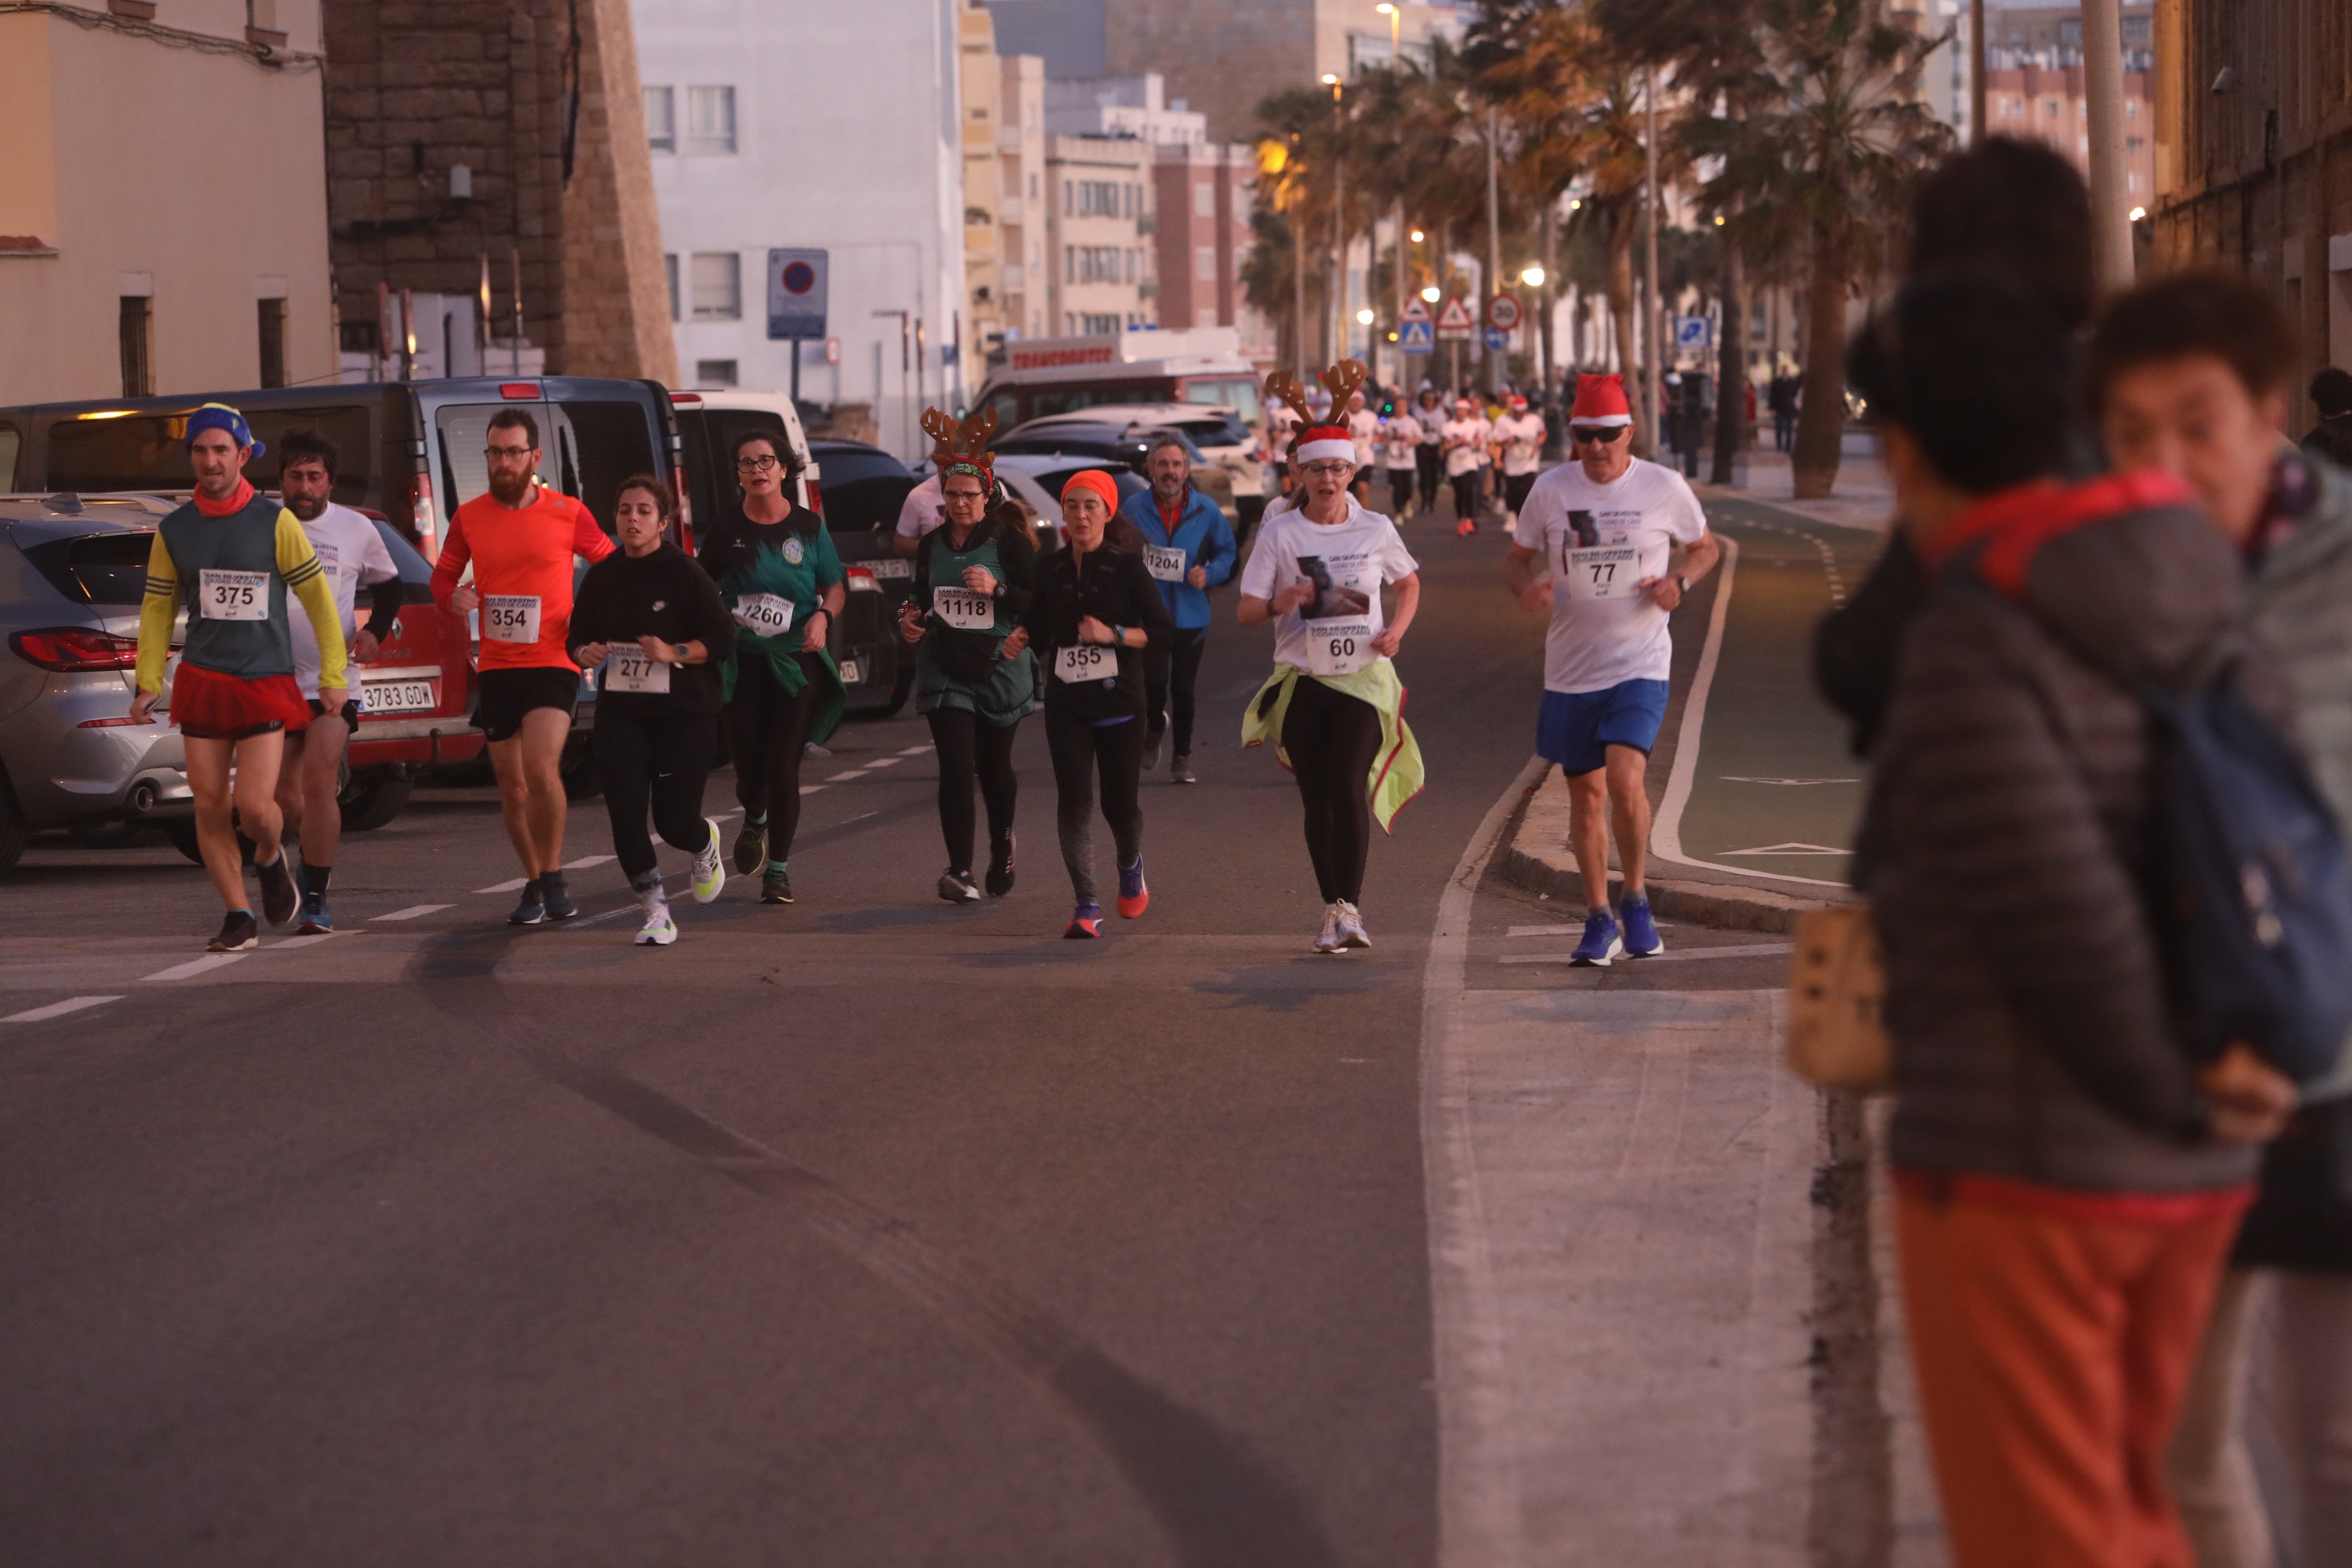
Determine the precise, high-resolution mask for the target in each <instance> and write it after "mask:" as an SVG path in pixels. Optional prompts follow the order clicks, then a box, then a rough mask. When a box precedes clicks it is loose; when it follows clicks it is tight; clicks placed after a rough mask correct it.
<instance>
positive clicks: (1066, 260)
mask: <svg viewBox="0 0 2352 1568" xmlns="http://www.w3.org/2000/svg"><path fill="white" fill-rule="evenodd" d="M1118 278H1119V249H1118V246H1116V245H1066V246H1064V247H1062V281H1063V282H1065V283H1116V282H1118ZM1128 281H1129V282H1130V283H1131V282H1133V281H1134V279H1133V278H1129V279H1128Z"/></svg>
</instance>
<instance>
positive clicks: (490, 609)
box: [482, 594, 539, 643]
mask: <svg viewBox="0 0 2352 1568" xmlns="http://www.w3.org/2000/svg"><path fill="white" fill-rule="evenodd" d="M482 637H483V638H484V640H486V641H488V642H511V643H535V642H537V641H538V640H539V595H536V594H485V595H482Z"/></svg>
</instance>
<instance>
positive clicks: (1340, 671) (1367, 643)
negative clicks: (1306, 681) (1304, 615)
mask: <svg viewBox="0 0 2352 1568" xmlns="http://www.w3.org/2000/svg"><path fill="white" fill-rule="evenodd" d="M1379 657H1380V654H1379V652H1378V651H1377V650H1376V649H1375V648H1374V647H1372V625H1371V623H1370V621H1314V622H1310V623H1308V625H1307V674H1309V675H1353V674H1355V673H1356V671H1358V670H1360V669H1362V668H1365V667H1367V666H1369V665H1370V663H1371V662H1372V660H1374V659H1375V658H1379Z"/></svg>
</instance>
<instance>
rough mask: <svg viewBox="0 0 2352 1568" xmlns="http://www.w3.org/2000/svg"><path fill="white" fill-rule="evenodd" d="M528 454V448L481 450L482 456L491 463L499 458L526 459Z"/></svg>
mask: <svg viewBox="0 0 2352 1568" xmlns="http://www.w3.org/2000/svg"><path fill="white" fill-rule="evenodd" d="M530 454H531V448H530V447H483V448H482V456H483V457H485V458H489V459H490V460H491V461H492V462H496V461H498V459H499V458H528V457H530Z"/></svg>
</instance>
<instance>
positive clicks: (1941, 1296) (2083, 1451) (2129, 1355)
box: [1896, 1190, 2240, 1568]
mask: <svg viewBox="0 0 2352 1568" xmlns="http://www.w3.org/2000/svg"><path fill="white" fill-rule="evenodd" d="M1896 1202H1897V1207H1896V1225H1897V1236H1898V1244H1899V1247H1900V1248H1901V1255H1902V1269H1903V1301H1904V1311H1905V1314H1906V1320H1907V1322H1908V1326H1909V1330H1910V1336H1911V1353H1912V1361H1913V1364H1914V1366H1915V1367H1916V1370H1917V1373H1918V1378H1919V1400H1920V1405H1921V1406H1922V1409H1923V1411H1924V1414H1925V1417H1926V1423H1927V1445H1928V1450H1929V1455H1930V1458H1931V1459H1932V1461H1933V1463H1934V1467H1935V1472H1936V1489H1937V1492H1938V1493H1939V1494H1940V1496H1941V1497H1942V1499H1943V1505H1944V1526H1945V1531H1946V1533H1947V1535H1948V1537H1949V1539H1950V1542H1951V1547H1952V1561H1953V1563H1954V1564H1955V1568H2192V1563H2193V1560H2192V1558H2191V1556H2190V1553H2189V1542H2188V1538H2187V1537H2186V1536H2185V1535H2183V1534H2182V1532H2181V1529H2180V1521H2179V1518H2178V1517H2177V1516H2176V1515H2175V1513H2174V1511H2173V1507H2172V1500H2171V1499H2170V1497H2169V1496H2168V1495H2167V1493H2166V1491H2165V1488H2164V1450H2165V1443H2166V1440H2167V1439H2168V1437H2169V1436H2170V1435H2171V1431H2172V1425H2173V1419H2174V1416H2175V1415H2177V1414H2178V1412H2179V1407H2180V1400H2181V1395H2182V1391H2183V1389H2184V1388H2185V1386H2186V1385H2187V1383H2188V1379H2189V1367H2190V1364H2191V1363H2193V1362H2194V1360H2195V1359H2196V1354H2197V1347H2198V1344H2199V1342H2200V1340H2201V1339H2202V1337H2203V1335H2204V1331H2205V1320H2206V1316H2207V1314H2208V1313H2209V1312H2210V1310H2211V1308H2212V1303H2213V1294H2214V1289H2215V1287H2216V1285H2217V1284H2218V1283H2219V1281H2220V1279H2221V1265H2222V1262H2223V1260H2224V1259H2225V1258H2227V1256H2228V1254H2229V1249H2230V1244H2231V1241H2232V1239H2233V1238H2234V1237H2236V1235H2237V1231H2238V1222H2239V1218H2240V1215H2239V1214H2238V1213H2237V1212H2236V1211H2235V1210H2230V1211H2228V1212H2219V1213H2210V1214H2206V1215H2198V1216H2195V1217H2189V1218H2183V1219H2179V1220H2168V1221H2164V1222H2150V1221H2142V1220H2132V1219H2117V1218H2084V1217H2079V1216H2076V1215H2066V1214H2058V1213H2053V1212H2049V1211H2046V1210H2043V1209H2040V1208H2035V1207H2032V1206H2027V1205H2019V1204H2016V1203H2013V1202H2003V1201H2000V1200H1998V1199H1992V1200H1988V1199H1985V1198H1981V1197H1974V1196H1969V1195H1964V1194H1952V1195H1947V1196H1942V1197H1934V1196H1929V1195H1927V1194H1924V1193H1920V1192H1917V1191H1910V1190H1905V1191H1901V1192H1900V1193H1899V1194H1898V1197H1897V1200H1896Z"/></svg>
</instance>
